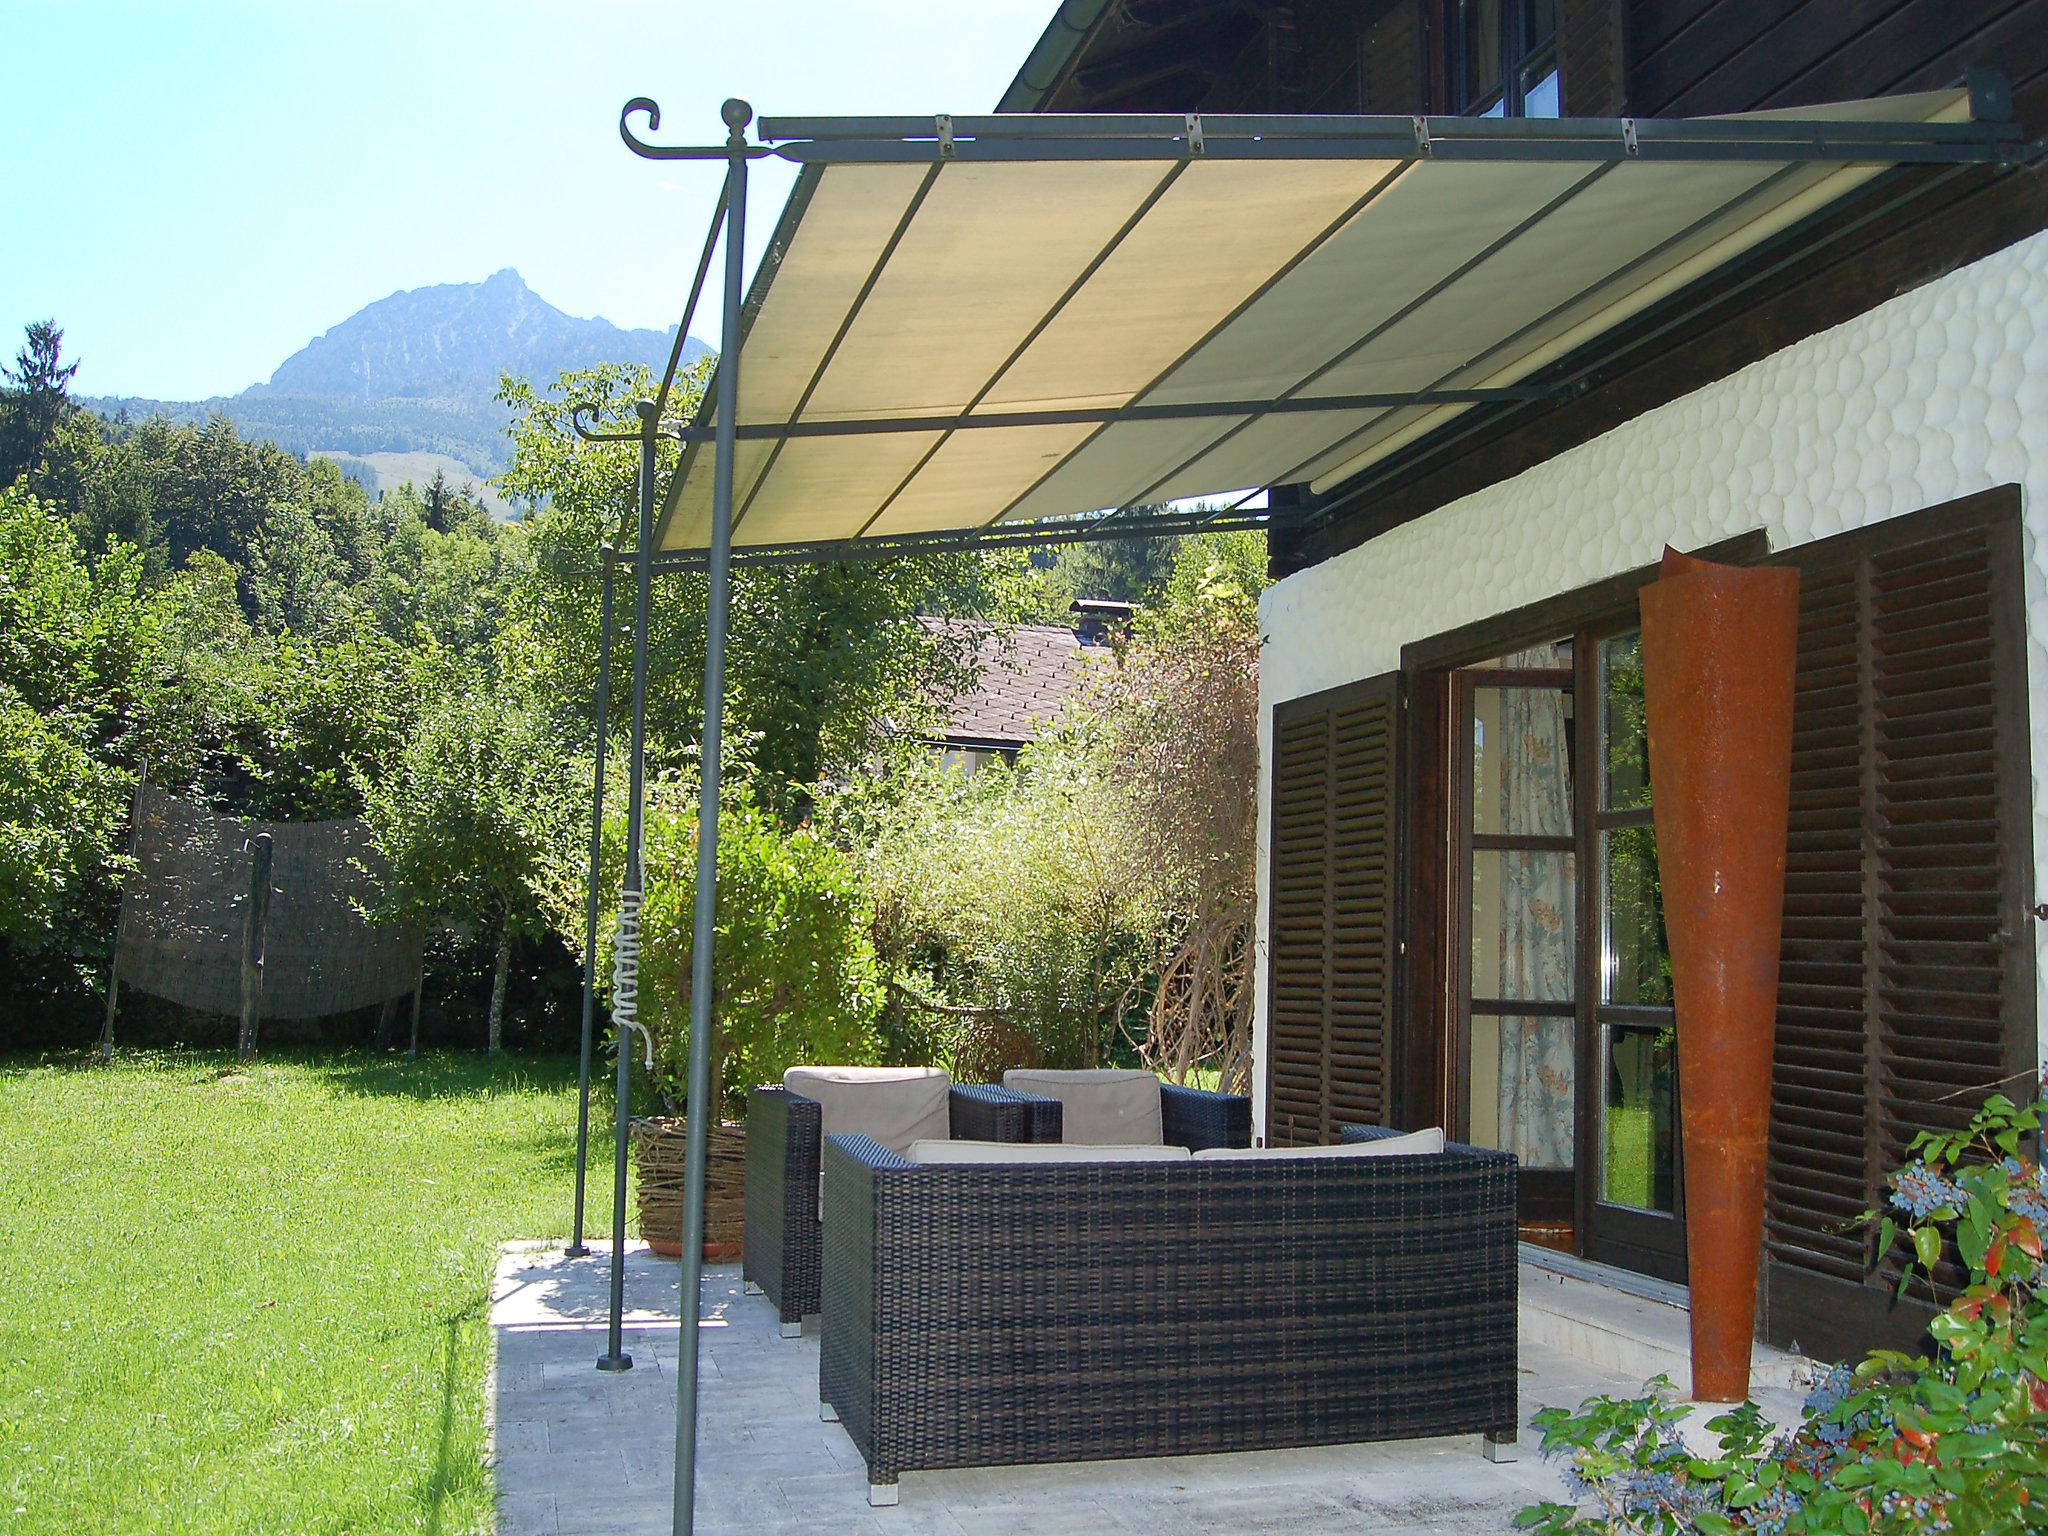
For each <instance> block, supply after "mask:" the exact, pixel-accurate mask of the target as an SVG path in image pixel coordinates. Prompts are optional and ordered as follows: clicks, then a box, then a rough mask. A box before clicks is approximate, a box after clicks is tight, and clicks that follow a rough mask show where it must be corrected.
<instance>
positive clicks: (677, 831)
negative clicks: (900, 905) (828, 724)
mask: <svg viewBox="0 0 2048 1536" xmlns="http://www.w3.org/2000/svg"><path fill="white" fill-rule="evenodd" d="M621 830H622V826H621ZM619 841H620V842H621V844H622V843H623V837H621V838H620V839H619ZM646 848H647V857H646V862H647V894H646V897H645V900H644V903H643V905H642V907H641V916H640V933H641V940H640V942H641V957H640V996H639V1005H640V1022H641V1023H642V1024H643V1025H645V1026H646V1027H647V1029H648V1031H649V1033H650V1035H651V1036H652V1039H653V1049H654V1074H653V1076H654V1086H655V1090H656V1092H657V1093H659V1094H660V1096H661V1099H662V1101H663V1103H664V1105H665V1106H666V1108H667V1109H668V1110H669V1111H670V1112H671V1113H681V1112H682V1110H683V1107H684V1104H685V1101H686V1100H687V1098H688V1087H689V1060H690V963H691V955H692V953H693V944H692V926H693V923H694V921H695V899H696V896H695V893H696V877H697V802H696V797H695V796H694V795H693V794H691V793H690V792H689V791H688V790H687V789H685V788H683V787H682V786H679V785H675V784H666V785H660V786H655V787H654V792H653V793H652V794H651V795H650V796H649V799H648V807H647V830H646ZM868 922H869V918H868V909H867V903H866V900H865V898H864V896H863V894H862V891H861V887H860V881H859V878H858V876H857V873H856V871H855V869H854V866H853V865H852V863H851V862H850V861H848V859H847V858H846V856H845V855H844V854H842V853H840V852H839V850H838V849H836V848H834V847H833V846H832V845H831V844H830V843H828V842H826V841H825V840H824V839H823V838H821V837H819V836H817V835H816V834H815V833H814V832H812V831H811V829H810V828H808V827H798V828H796V829H795V830H793V831H790V830H785V829H784V828H783V826H782V825H781V824H780V823H779V822H778V821H777V820H776V819H775V817H774V816H773V815H772V814H770V813H769V812H768V811H766V810H764V809H763V808H762V807H761V806H760V805H759V804H758V803H757V802H756V800H755V798H754V796H753V793H752V792H751V791H750V790H749V789H748V788H747V787H746V786H745V785H744V784H741V785H738V786H735V787H729V788H728V789H727V790H726V793H725V805H724V809H723V812H722V814H721V815H720V817H719V822H718V925H717V929H716V949H715V956H716V964H715V966H714V968H713V971H712V983H713V985H712V1002H711V1021H712V1040H711V1097H712V1101H713V1102H714V1103H716V1104H719V1105H720V1106H722V1108H723V1109H724V1110H726V1111H730V1110H733V1109H736V1108H743V1102H742V1100H741V1098H740V1096H741V1095H742V1094H743V1093H744V1092H745V1090H746V1088H747V1087H748V1086H749V1085H751V1084H754V1083H763V1082H780V1081H781V1079H782V1073H783V1070H784V1069H785V1068H787V1067H792V1066H798V1065H801V1064H803V1063H806V1062H829V1063H832V1064H835V1065H843V1064H850V1063H859V1062H865V1061H871V1060H873V1059H874V1053H875V1035H874V1026H875V1014H876V1011H877V1009H878V1008H879V1006H880V1002H881V985H880V982H879V980H878V978H877V972H876V965H875V950H874V944H873V942H872V941H871V940H870V938H869V936H868ZM603 974H605V975H607V976H609V974H610V966H609V964H608V963H607V964H606V965H605V967H604V968H603Z"/></svg>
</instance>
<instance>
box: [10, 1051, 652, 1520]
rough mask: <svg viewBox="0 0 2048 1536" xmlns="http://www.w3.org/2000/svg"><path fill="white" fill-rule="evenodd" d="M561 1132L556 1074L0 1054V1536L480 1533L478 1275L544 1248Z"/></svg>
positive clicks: (449, 1066)
mask: <svg viewBox="0 0 2048 1536" xmlns="http://www.w3.org/2000/svg"><path fill="white" fill-rule="evenodd" d="M575 1113H576V1078H575V1066H574V1063H573V1062H572V1061H563V1060H557V1059H545V1060H539V1061H535V1060H522V1061H506V1062H504V1063H502V1064H499V1065H487V1064H486V1063H485V1062H484V1061H483V1059H482V1058H480V1057H469V1056H436V1057H429V1058H427V1059H424V1060H422V1061H419V1062H417V1063H406V1062H404V1061H402V1060H392V1059H389V1058H373V1057H370V1056H366V1055H329V1056H309V1055H271V1056H268V1057H266V1058H265V1059H264V1060H262V1061H261V1062H260V1063H258V1064H257V1065H255V1066H254V1067H253V1068H251V1069H249V1070H247V1071H237V1070H236V1069H235V1068H234V1066H233V1064H232V1062H231V1061H229V1060H228V1059H227V1058H225V1057H223V1056H221V1055H218V1054H210V1053H208V1054H200V1053H176V1054H162V1055H136V1056H129V1057H124V1058H123V1059H122V1060H121V1062H120V1063H119V1064H118V1065H117V1066H115V1067H114V1068H113V1069H112V1070H103V1069H100V1068H98V1067H96V1066H91V1065H87V1064H86V1063H85V1062H84V1061H83V1060H77V1059H66V1060H63V1061H48V1062H43V1061H36V1060H29V1059H24V1058H21V1057H12V1058H8V1057H0V1532H5V1533H8V1536H15V1533H21V1536H27V1533H29V1532H35V1533H37V1536H42V1533H46V1532H73V1531H77V1532H87V1531H89V1532H93V1533H95V1536H116V1533H123V1532H143V1531H147V1532H151V1533H159V1532H164V1533H169V1532H179V1533H183V1532H194V1533H198V1532H204V1533H208V1536H212V1533H226V1532H278V1533H286V1532H289V1533H292V1536H310V1533H316V1532H352V1533H353V1532H383V1531H424V1532H438V1533H445V1536H455V1533H464V1532H487V1531H488V1530H489V1529H490V1523H491V1520H490V1512H491V1479H490V1474H489V1472H488V1471H487V1470H486V1468H485V1467H484V1464H483V1429H484V1423H483V1415H484V1376H485V1371H486V1369H487V1367H488V1364H489V1359H490V1339H489V1330H488V1325H487V1321H486V1317H485V1310H486V1302H487V1297H488V1292H489V1282H490V1275H491V1270H492V1265H493V1263H494V1261H495V1258H496V1254H497V1249H498V1245H499V1244H500V1243H501V1242H503V1241H504V1240H506V1239H507V1238H512V1237H554V1238H556V1239H559V1238H561V1237H562V1236H563V1235H565V1234H566V1233H567V1231H568V1227H569V1217H570V1198H571V1185H572V1180H573V1171H574V1132H575ZM608 1116H609V1111H608V1110H605V1109H600V1108H597V1107H594V1108H593V1119H594V1120H596V1121H597V1124H598V1126H599V1128H600V1131H599V1134H600V1143H599V1144H600V1146H602V1145H603V1142H602V1134H603V1131H602V1128H603V1127H604V1126H606V1125H608V1124H609V1119H608ZM607 1166H608V1165H607ZM592 1183H593V1188H592V1206H591V1211H590V1215H589V1218H588V1219H589V1224H590V1227H591V1229H592V1230H598V1231H601V1230H605V1229H606V1227H607V1225H608V1223H609V1221H610V1219H611V1217H610V1200H609V1193H610V1190H609V1185H610V1181H609V1178H607V1177H603V1176H600V1177H599V1178H597V1179H594V1180H593V1181H592Z"/></svg>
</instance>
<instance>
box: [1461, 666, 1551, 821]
mask: <svg viewBox="0 0 2048 1536" xmlns="http://www.w3.org/2000/svg"><path fill="white" fill-rule="evenodd" d="M1570 710H1571V696H1570V695H1569V694H1567V693H1565V692H1564V691H1563V690H1561V689H1557V688H1474V689H1473V690H1472V830H1473V831H1474V832H1478V833H1482V834H1488V833H1491V834H1508V835H1515V836H1535V837H1570V836H1571V833H1572V751H1571V714H1570Z"/></svg>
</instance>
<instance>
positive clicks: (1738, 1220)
mask: <svg viewBox="0 0 2048 1536" xmlns="http://www.w3.org/2000/svg"><path fill="white" fill-rule="evenodd" d="M1642 614H1643V692H1644V708H1645V714H1646V717H1647V721H1648V726H1649V738H1650V783H1651V788H1652V796H1653V805H1654V807H1655V814H1656V825H1657V866H1658V870H1659V873H1660V876H1661V878H1662V881H1663V889H1664V922H1665V927H1666V930H1667V932H1668V934H1669V937H1670V944H1671V986H1672V997H1673V1002H1674V1004H1675V1006H1676V1010H1677V1016H1678V1085H1679V1096H1680V1101H1681V1103H1682V1104H1683V1106H1684V1109H1683V1120H1682V1126H1683V1129H1682V1136H1683V1150H1684V1155H1685V1239H1686V1255H1687V1267H1688V1270H1689V1276H1688V1278H1689V1281H1690V1284H1691V1289H1692V1395H1693V1396H1694V1397H1695V1398H1698V1399H1701V1400H1703V1401H1706V1402H1717V1403H1721V1402H1740V1401H1741V1400H1742V1399H1743V1398H1745V1397H1747V1396H1748V1395H1749V1363H1750V1342H1751V1339H1752V1338H1753V1336H1754V1334H1755V1329H1756V1285H1757V1272H1758V1265H1759V1263H1760V1262H1761V1260H1762V1256H1763V1209H1764V1157H1765V1151H1766V1142H1767V1139H1768V1133H1769V1121H1770V1109H1771V1049H1772V1042H1773V1037H1774V1035H1775V1033H1776V1030H1775V1024H1776V1012H1777V997H1778V946H1779V932H1780V926H1781V920H1782V917H1783V914H1784V906H1785V825H1786V817H1787V814H1788V807H1789V801H1790V795H1791V777H1792V679H1793V667H1794V663H1795V661H1796V658H1797V654H1798V644H1799V573H1798V572H1797V571H1794V570H1790V569H1787V568H1784V567H1781V566H1728V565H1716V564H1713V563H1712V562H1710V561H1705V560H1696V559H1693V558H1692V557H1691V556H1688V555H1682V554H1679V553H1678V552H1677V551H1675V550H1670V549H1667V550H1666V551H1665V552H1664V563H1663V568H1662V571H1661V573H1660V577H1659V579H1658V580H1657V581H1655V582H1653V583H1652V584H1651V585H1649V586H1647V587H1645V588H1644V589H1643V593H1642Z"/></svg>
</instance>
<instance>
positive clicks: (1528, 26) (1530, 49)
mask: <svg viewBox="0 0 2048 1536" xmlns="http://www.w3.org/2000/svg"><path fill="white" fill-rule="evenodd" d="M1556 35H1557V0H1522V52H1523V53H1524V54H1529V53H1534V52H1535V51H1536V50H1537V49H1538V48H1540V47H1542V46H1543V45H1544V44H1545V43H1547V42H1549V41H1550V40H1551V38H1553V37H1555V36H1556Z"/></svg>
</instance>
